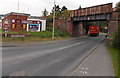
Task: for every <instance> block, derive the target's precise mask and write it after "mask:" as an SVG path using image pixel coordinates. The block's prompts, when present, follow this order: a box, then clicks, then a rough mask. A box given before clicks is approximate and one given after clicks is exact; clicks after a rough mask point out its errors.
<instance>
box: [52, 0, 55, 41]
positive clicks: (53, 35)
mask: <svg viewBox="0 0 120 78" xmlns="http://www.w3.org/2000/svg"><path fill="white" fill-rule="evenodd" d="M54 37H55V0H54V12H53V29H52V39H54Z"/></svg>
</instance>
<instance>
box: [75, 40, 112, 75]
mask: <svg viewBox="0 0 120 78" xmlns="http://www.w3.org/2000/svg"><path fill="white" fill-rule="evenodd" d="M111 60H112V59H111V57H110V54H109V52H108V51H107V49H106V41H104V42H102V44H100V45H99V46H98V47H97V48H96V49H95V50H94V51H93V52H92V53H91V54H90V55H89V56H88V57H87V58H86V59H85V60H84V61H83V62H82V63H81V64H80V65H79V66H78V68H76V69H75V70H74V73H73V76H114V70H113V68H112V61H111Z"/></svg>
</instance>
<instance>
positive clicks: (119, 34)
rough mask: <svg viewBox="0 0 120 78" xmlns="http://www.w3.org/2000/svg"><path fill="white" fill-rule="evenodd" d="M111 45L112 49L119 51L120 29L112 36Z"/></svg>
mask: <svg viewBox="0 0 120 78" xmlns="http://www.w3.org/2000/svg"><path fill="white" fill-rule="evenodd" d="M112 45H113V47H114V48H117V49H120V48H119V46H120V29H118V31H117V32H115V34H114V35H113V42H112Z"/></svg>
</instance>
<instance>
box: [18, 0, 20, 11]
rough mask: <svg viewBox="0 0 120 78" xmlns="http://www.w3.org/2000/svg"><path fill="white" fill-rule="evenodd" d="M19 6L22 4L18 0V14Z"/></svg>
mask: <svg viewBox="0 0 120 78" xmlns="http://www.w3.org/2000/svg"><path fill="white" fill-rule="evenodd" d="M19 5H20V2H19V0H18V13H19Z"/></svg>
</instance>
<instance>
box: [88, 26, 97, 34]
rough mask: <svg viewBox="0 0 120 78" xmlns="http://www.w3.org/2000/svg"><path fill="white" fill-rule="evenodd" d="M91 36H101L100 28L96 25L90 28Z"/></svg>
mask: <svg viewBox="0 0 120 78" xmlns="http://www.w3.org/2000/svg"><path fill="white" fill-rule="evenodd" d="M89 31H90V32H89V34H90V36H99V27H98V26H96V25H91V26H89Z"/></svg>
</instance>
